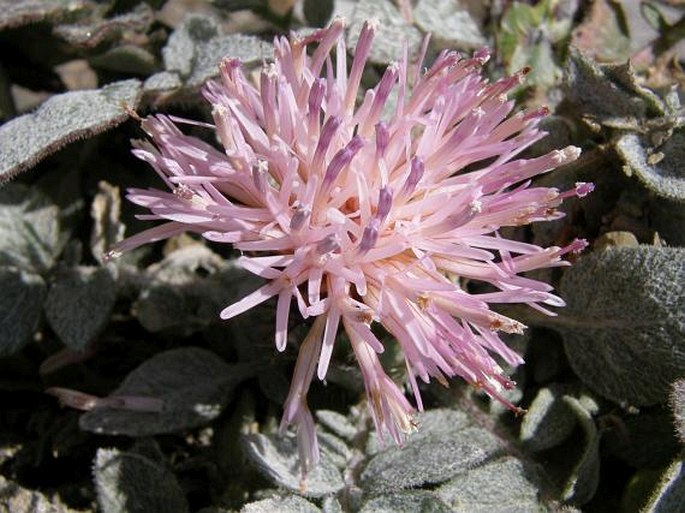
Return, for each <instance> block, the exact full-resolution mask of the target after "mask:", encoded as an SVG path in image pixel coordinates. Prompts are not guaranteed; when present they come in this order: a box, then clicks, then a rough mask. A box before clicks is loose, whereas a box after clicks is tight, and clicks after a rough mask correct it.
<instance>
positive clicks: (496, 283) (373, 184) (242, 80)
mask: <svg viewBox="0 0 685 513" xmlns="http://www.w3.org/2000/svg"><path fill="white" fill-rule="evenodd" d="M375 30H376V29H375V25H374V24H373V23H366V24H365V25H364V27H363V28H362V30H361V33H360V35H359V39H358V42H357V45H356V48H355V50H354V56H353V58H352V61H351V66H350V67H349V69H348V63H347V49H346V46H345V42H344V38H343V32H344V26H343V23H342V21H340V20H336V21H334V22H333V23H332V24H331V25H330V26H329V27H328V28H326V29H322V30H319V31H317V32H315V33H313V34H311V35H308V36H305V37H298V36H294V37H292V38H291V39H286V38H283V37H277V38H276V40H275V42H274V46H275V58H274V62H273V63H271V64H267V65H265V66H264V68H263V69H262V71H261V74H260V76H259V80H258V83H252V82H251V81H250V80H249V79H248V78H247V77H246V75H245V74H244V72H243V71H242V69H241V65H240V63H239V62H238V61H237V60H235V59H231V58H228V59H226V60H224V61H223V63H222V64H221V66H220V71H221V76H220V80H218V81H215V82H210V83H208V84H207V85H206V86H205V88H204V91H203V94H204V97H205V98H206V99H207V101H209V103H210V104H211V106H212V113H213V118H214V123H213V124H211V125H206V126H207V127H208V128H211V129H213V130H215V132H216V136H217V138H218V141H219V143H220V145H221V146H222V150H217V149H216V148H215V147H214V146H212V145H209V144H207V143H205V142H203V141H201V140H199V139H197V138H195V137H190V136H187V135H184V134H183V133H182V132H181V130H179V128H178V127H177V126H176V124H175V123H174V121H178V120H174V119H172V118H170V117H167V116H162V115H159V116H153V117H150V118H148V119H146V120H145V121H144V122H143V128H144V129H145V131H146V132H147V133H148V134H149V136H150V137H151V138H152V141H153V143H154V144H151V143H149V142H138V143H136V146H137V148H136V149H135V150H134V153H135V154H136V155H137V156H138V157H139V158H141V159H143V160H145V161H146V162H148V163H150V165H151V166H152V167H153V168H154V169H155V170H156V171H157V173H158V174H159V175H160V177H161V178H162V180H164V182H165V183H166V185H167V186H168V187H169V189H170V190H171V192H163V191H158V190H140V189H132V190H130V191H129V195H128V197H129V199H130V200H131V201H132V202H133V203H136V204H138V205H140V206H143V207H146V208H147V209H149V210H150V212H151V214H150V215H146V216H144V217H145V218H148V219H150V218H151V219H161V220H165V221H167V222H166V223H165V224H162V225H160V226H158V227H155V228H153V229H151V230H147V231H145V232H142V233H140V234H138V235H135V236H133V237H131V238H129V239H127V240H125V241H123V242H122V243H120V244H119V245H118V246H117V247H116V248H115V252H120V251H124V250H129V249H131V248H133V247H136V246H138V245H140V244H143V243H147V242H151V241H156V240H160V239H164V238H167V237H170V236H173V235H176V234H179V233H181V232H184V231H192V232H197V233H200V234H202V236H203V237H205V238H206V239H208V240H210V241H215V242H224V243H230V244H232V245H233V247H234V248H236V249H238V250H239V251H241V252H242V253H243V256H241V257H240V258H239V262H240V264H242V266H243V267H244V268H245V269H246V270H248V271H250V272H252V273H254V274H256V275H258V276H261V277H262V278H264V279H265V280H266V284H265V285H263V286H262V287H261V288H259V289H257V290H256V291H254V292H253V293H251V294H249V295H248V296H246V297H244V298H243V299H241V300H240V301H238V302H236V303H234V304H232V305H230V306H228V307H227V308H226V309H224V310H223V311H222V312H221V317H222V318H223V319H230V318H232V317H234V316H236V315H239V314H240V313H242V312H245V311H246V310H248V309H250V308H252V307H254V306H256V305H258V304H260V303H262V302H264V301H266V300H268V299H270V298H276V304H277V315H276V330H275V344H276V347H277V348H278V350H279V351H282V350H283V349H284V348H285V347H286V344H287V343H288V318H289V315H290V311H291V303H292V302H293V299H294V302H295V304H296V305H297V309H298V310H299V314H300V315H301V316H302V317H303V318H313V322H312V323H311V329H310V331H309V334H308V335H307V336H306V337H305V339H304V340H303V341H302V342H301V344H300V346H299V354H298V359H297V363H296V366H295V371H294V376H293V380H292V384H291V388H290V392H289V395H288V398H287V400H286V403H285V411H284V415H283V420H282V426H283V427H286V426H288V425H289V424H296V425H297V427H298V438H299V442H300V455H301V462H302V465H303V468H305V469H306V468H307V467H311V466H312V465H314V464H315V463H316V462H317V460H318V458H319V450H318V445H317V441H316V433H315V429H314V420H313V418H312V415H311V413H310V411H309V409H308V407H307V402H306V396H307V391H308V389H309V386H310V383H311V381H312V379H313V377H314V375H315V374H316V376H317V377H318V378H319V379H321V380H323V379H324V378H325V377H326V372H327V369H328V367H329V362H330V359H331V353H332V351H333V346H334V343H335V340H336V334H337V333H338V330H339V327H340V325H342V327H343V329H344V331H345V332H346V334H347V338H348V339H349V343H350V346H351V348H352V351H353V352H354V355H355V357H356V359H357V362H358V364H359V367H360V369H361V373H362V376H363V378H364V385H365V388H366V393H367V396H368V403H369V406H370V409H371V412H372V416H373V419H374V422H375V425H376V429H377V432H378V433H379V434H380V436H381V437H382V436H383V434H384V433H385V434H389V435H390V436H391V437H392V439H394V440H395V442H397V443H401V442H402V440H403V437H404V436H405V435H406V433H407V432H409V431H411V430H412V429H413V426H414V425H413V422H412V414H413V412H414V407H413V406H412V405H411V404H410V402H409V400H408V399H407V397H406V396H405V393H404V391H403V389H402V387H401V386H400V385H398V384H397V383H395V382H394V381H393V380H391V379H390V378H389V377H388V375H387V374H386V373H385V371H384V369H383V367H382V366H381V363H380V361H379V358H378V354H379V353H381V352H383V350H384V346H383V343H382V342H381V341H380V340H379V338H378V337H377V335H376V333H378V331H377V330H376V329H374V328H375V327H377V326H378V325H380V326H382V327H383V328H384V329H385V331H386V332H387V333H389V334H391V335H392V336H393V337H394V338H395V340H396V341H397V343H398V344H399V345H400V348H401V349H402V352H403V355H404V359H405V362H406V369H407V383H408V386H409V388H410V389H411V391H412V393H413V396H414V398H415V401H416V405H417V408H418V409H419V410H421V409H422V403H421V397H420V394H419V388H418V380H421V381H424V382H428V381H429V380H430V379H431V378H435V379H437V380H438V381H440V382H443V383H445V382H446V381H447V379H448V378H452V377H453V376H461V377H462V378H463V379H465V380H466V381H467V382H469V383H471V384H473V385H475V386H478V387H480V388H481V389H483V390H484V391H485V392H487V393H488V394H489V395H490V396H491V397H494V398H496V399H499V400H500V401H502V402H503V403H504V404H506V405H507V406H509V407H510V408H512V409H515V407H514V406H513V405H512V404H511V403H509V402H508V401H507V399H506V398H505V397H504V396H503V395H502V391H503V390H504V389H507V388H510V387H512V386H513V383H512V382H511V381H510V380H509V379H508V378H507V377H506V376H505V375H504V373H503V371H502V369H501V367H500V366H499V365H498V363H497V360H496V358H499V359H501V361H503V362H505V363H507V364H509V365H517V364H519V363H521V362H522V359H521V357H520V356H519V355H518V354H517V353H516V352H514V351H513V350H511V349H510V348H509V347H507V346H506V345H505V344H504V343H503V342H502V340H501V339H500V337H499V336H498V332H504V333H521V332H522V330H523V328H524V326H523V325H522V324H521V323H519V322H517V321H516V320H514V319H511V318H508V317H506V316H504V315H501V314H499V313H496V312H494V311H492V310H491V309H490V306H489V305H490V304H491V303H525V304H528V305H530V306H531V307H533V308H535V309H537V310H540V311H542V312H545V313H548V314H552V312H550V311H548V310H547V309H546V308H545V307H546V306H547V305H551V306H563V304H564V302H563V301H562V300H561V299H560V298H559V297H557V296H555V295H553V294H552V293H551V290H552V287H551V286H550V285H548V284H546V283H542V282H539V281H535V280H533V279H530V278H527V277H523V276H521V274H522V273H525V272H526V271H530V270H533V269H539V268H543V267H552V266H559V265H564V264H565V262H564V261H563V260H562V259H561V257H562V256H563V255H564V254H565V253H568V252H570V251H578V250H580V249H582V248H583V247H584V246H585V242H584V241H581V240H576V241H575V242H572V243H571V244H569V245H568V246H566V247H563V248H561V247H550V248H540V247H538V246H536V245H533V244H528V243H524V242H517V241H513V240H508V239H505V238H502V237H501V236H500V234H499V232H498V230H499V229H500V228H501V227H506V226H520V225H525V224H528V223H531V222H534V221H544V220H551V219H557V218H559V217H561V215H562V214H561V213H560V212H559V211H558V210H557V207H558V206H559V205H560V204H561V203H562V201H563V200H564V198H567V197H570V196H583V195H585V194H586V193H587V192H589V191H590V190H592V185H591V184H584V183H579V184H577V186H576V188H575V189H574V190H571V191H567V192H560V191H558V190H557V189H553V188H547V187H536V186H533V185H531V179H532V178H533V177H535V176H538V175H540V174H543V173H546V172H548V171H550V170H552V169H554V168H556V167H558V166H560V165H562V164H565V163H567V162H570V161H572V160H574V159H575V158H576V157H577V156H578V154H579V150H578V148H575V147H572V146H570V147H567V148H565V149H563V150H559V151H553V152H551V153H548V154H546V155H544V156H542V157H537V158H530V159H523V158H519V156H518V155H519V154H520V153H521V152H522V151H523V150H524V149H525V148H527V147H529V146H530V145H531V144H532V143H534V142H535V141H537V140H539V139H540V138H541V137H543V136H544V133H543V132H541V131H539V130H538V129H537V128H536V126H537V124H538V121H539V119H540V118H541V117H543V116H544V115H545V114H546V110H545V109H539V110H535V111H532V112H518V113H515V114H512V110H513V107H514V104H513V101H510V100H508V99H507V92H508V91H510V90H511V89H512V88H513V87H515V86H516V85H517V84H519V83H520V82H521V80H522V77H523V73H519V74H516V75H514V76H512V77H507V78H504V79H501V80H499V81H496V82H494V83H488V81H487V80H485V79H484V78H483V77H482V76H481V71H480V70H481V67H482V65H483V64H484V63H485V62H486V61H487V60H488V58H489V53H488V51H487V50H480V51H477V52H475V54H474V55H473V56H472V57H471V58H463V57H461V56H460V55H459V54H458V53H456V52H453V51H445V52H443V53H441V54H440V55H439V56H438V57H437V59H436V60H435V62H434V63H433V64H432V65H431V66H430V67H429V68H428V69H427V70H424V69H423V68H422V66H423V65H422V61H423V54H425V51H426V47H427V40H426V41H425V42H424V44H423V46H422V49H421V52H422V56H421V58H419V59H418V64H416V65H415V66H410V64H409V58H408V51H407V50H406V49H405V51H404V54H403V55H402V56H400V60H399V61H398V62H396V63H394V64H391V65H390V66H389V67H388V68H387V69H386V70H385V72H384V74H383V76H382V77H381V79H380V80H379V82H378V84H377V85H376V86H375V87H374V88H373V89H371V90H367V91H365V92H364V93H363V95H360V81H361V78H362V71H363V70H364V67H365V65H366V61H367V58H368V56H369V52H370V49H371V44H372V40H373V37H374V33H375ZM310 46H314V47H315V48H313V49H312V51H310V52H308V50H309V49H310V48H309V47H310ZM393 92H394V95H391V93H393ZM391 98H392V99H391ZM202 125H204V124H202ZM464 280H471V281H472V280H475V281H478V282H484V283H487V284H489V285H490V291H489V292H483V293H477V294H475V293H469V292H468V291H467V290H466V289H465V287H464V286H463V281H464Z"/></svg>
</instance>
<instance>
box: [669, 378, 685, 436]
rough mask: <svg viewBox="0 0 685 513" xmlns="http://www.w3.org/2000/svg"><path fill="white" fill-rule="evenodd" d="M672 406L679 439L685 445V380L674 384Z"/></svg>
mask: <svg viewBox="0 0 685 513" xmlns="http://www.w3.org/2000/svg"><path fill="white" fill-rule="evenodd" d="M670 404H671V410H672V411H673V421H674V423H675V429H676V432H677V433H678V438H679V440H680V443H681V444H683V445H685V379H679V380H677V381H676V382H674V383H673V385H672V389H671V399H670Z"/></svg>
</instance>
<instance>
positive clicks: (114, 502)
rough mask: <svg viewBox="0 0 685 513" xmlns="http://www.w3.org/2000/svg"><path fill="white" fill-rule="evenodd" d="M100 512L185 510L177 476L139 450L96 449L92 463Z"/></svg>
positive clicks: (175, 512)
mask: <svg viewBox="0 0 685 513" xmlns="http://www.w3.org/2000/svg"><path fill="white" fill-rule="evenodd" d="M93 474H94V476H95V486H96V489H97V495H98V503H99V504H100V508H101V511H102V513H150V512H152V511H159V512H162V511H164V512H165V513H187V511H188V503H187V502H186V498H185V495H184V493H183V491H182V490H181V488H180V486H179V485H178V482H177V481H176V477H175V476H174V474H173V473H172V472H171V471H169V470H168V469H166V468H164V466H162V465H160V464H159V463H157V462H155V461H152V460H150V459H149V458H146V457H145V456H142V455H140V454H135V453H126V452H121V451H119V450H118V449H99V450H98V452H97V455H96V457H95V462H94V465H93Z"/></svg>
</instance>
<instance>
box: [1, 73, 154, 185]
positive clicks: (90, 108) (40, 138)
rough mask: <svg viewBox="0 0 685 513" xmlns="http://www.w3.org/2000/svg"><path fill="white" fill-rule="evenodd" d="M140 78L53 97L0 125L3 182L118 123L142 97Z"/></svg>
mask: <svg viewBox="0 0 685 513" xmlns="http://www.w3.org/2000/svg"><path fill="white" fill-rule="evenodd" d="M140 92H141V84H140V82H139V81H138V80H124V81H122V82H115V83H112V84H109V85H106V86H104V87H103V88H102V89H98V90H93V91H72V92H68V93H64V94H60V95H56V96H53V97H52V98H50V99H48V100H47V101H46V102H45V103H43V104H42V105H41V106H40V107H39V108H38V110H36V111H35V112H32V113H30V114H24V115H23V116H20V117H18V118H15V119H12V120H11V121H8V122H7V123H5V124H4V125H2V126H0V183H2V182H5V181H7V180H9V179H10V178H12V177H13V176H14V175H16V174H17V173H20V172H21V171H24V170H26V169H28V168H30V167H31V166H33V165H34V164H36V163H37V162H38V161H39V160H41V159H42V158H44V157H45V156H47V155H49V154H50V153H53V152H54V151H56V150H58V149H59V148H61V147H62V146H64V145H66V144H68V143H70V142H72V141H74V140H76V139H80V138H83V137H89V136H92V135H95V134H97V133H100V132H102V131H104V130H106V129H108V128H111V127H113V126H115V125H118V124H119V123H121V122H122V121H124V120H125V119H126V118H127V117H128V113H127V108H130V109H135V108H136V107H137V106H138V102H139V100H140Z"/></svg>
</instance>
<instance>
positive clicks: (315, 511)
mask: <svg viewBox="0 0 685 513" xmlns="http://www.w3.org/2000/svg"><path fill="white" fill-rule="evenodd" d="M275 511H278V512H279V513H320V512H321V510H320V509H319V508H317V507H316V506H315V505H314V504H312V503H311V502H309V501H308V500H307V499H303V498H302V497H298V496H297V495H291V496H287V497H282V498H281V497H272V498H269V499H263V500H261V501H256V502H251V503H249V504H246V505H245V506H243V509H241V510H240V513H274V512H275Z"/></svg>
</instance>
